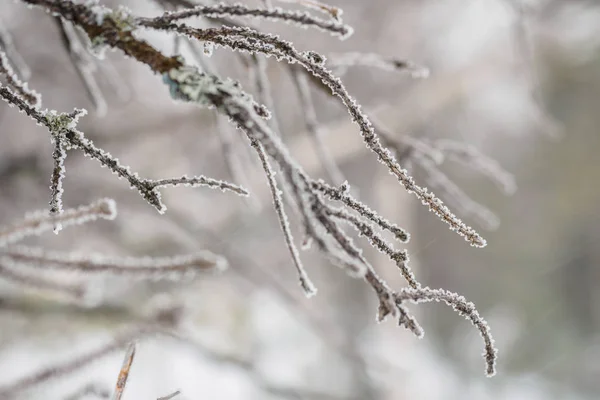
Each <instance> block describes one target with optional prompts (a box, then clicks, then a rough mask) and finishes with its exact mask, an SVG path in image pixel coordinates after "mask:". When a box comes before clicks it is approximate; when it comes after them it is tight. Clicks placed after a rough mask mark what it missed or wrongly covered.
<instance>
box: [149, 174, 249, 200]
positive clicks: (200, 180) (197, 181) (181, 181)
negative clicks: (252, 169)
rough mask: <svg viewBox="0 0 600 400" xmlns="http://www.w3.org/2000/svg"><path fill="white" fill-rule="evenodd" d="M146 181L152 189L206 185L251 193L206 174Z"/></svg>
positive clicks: (246, 194)
mask: <svg viewBox="0 0 600 400" xmlns="http://www.w3.org/2000/svg"><path fill="white" fill-rule="evenodd" d="M144 183H145V184H146V185H147V186H148V187H150V188H151V189H155V188H160V187H165V186H190V187H198V186H206V187H210V188H213V189H221V190H222V191H223V192H225V191H230V192H233V193H236V194H239V195H241V196H249V195H250V193H249V192H248V190H246V189H244V188H243V187H240V186H238V185H235V184H233V183H229V182H226V181H221V180H218V179H213V178H207V177H205V176H193V177H191V178H190V177H187V176H185V175H184V176H182V177H181V178H169V179H158V180H146V181H144Z"/></svg>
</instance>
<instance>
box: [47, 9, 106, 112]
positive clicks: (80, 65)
mask: <svg viewBox="0 0 600 400" xmlns="http://www.w3.org/2000/svg"><path fill="white" fill-rule="evenodd" d="M55 20H56V23H57V25H58V27H59V29H60V36H61V39H62V43H63V46H64V47H65V49H66V50H67V52H68V53H69V58H70V60H71V63H72V64H73V67H74V68H75V71H77V74H78V75H79V78H80V79H81V82H82V83H83V86H84V87H85V89H86V92H87V94H88V96H89V98H90V100H91V101H92V103H93V104H94V108H95V109H96V113H97V114H98V115H104V114H106V109H107V106H106V100H105V99H104V95H103V94H102V91H101V90H100V87H99V86H98V82H97V81H96V77H95V76H94V72H95V71H96V65H95V64H94V63H93V62H92V60H91V59H90V56H89V54H88V53H87V50H86V48H85V47H84V45H83V44H82V43H81V41H80V39H79V36H78V35H77V32H76V31H75V28H74V27H73V25H71V23H70V22H67V21H65V20H64V19H62V18H60V17H56V18H55Z"/></svg>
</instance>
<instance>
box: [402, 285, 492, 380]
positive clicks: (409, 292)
mask: <svg viewBox="0 0 600 400" xmlns="http://www.w3.org/2000/svg"><path fill="white" fill-rule="evenodd" d="M395 299H396V303H398V304H402V303H403V302H404V301H411V302H413V303H422V302H429V301H443V302H444V303H446V304H448V305H449V306H452V308H453V309H454V310H455V311H456V312H458V313H459V314H460V315H462V316H463V317H465V318H466V319H468V320H469V321H471V323H472V324H473V325H475V327H477V329H478V330H479V333H480V334H481V336H482V338H483V341H484V343H485V351H484V353H483V356H484V358H485V363H486V374H487V375H488V376H493V375H494V374H495V373H496V358H497V353H498V350H496V349H495V348H494V339H493V338H492V335H491V333H490V328H489V326H488V324H487V322H486V321H485V320H484V319H483V318H481V316H480V315H479V313H478V312H477V310H476V309H475V305H474V304H473V303H471V302H469V301H467V300H466V299H465V298H464V297H463V296H460V295H458V294H456V293H453V292H449V291H447V290H444V289H430V288H428V287H425V288H420V289H413V288H404V289H402V290H400V291H399V292H398V293H396V295H395Z"/></svg>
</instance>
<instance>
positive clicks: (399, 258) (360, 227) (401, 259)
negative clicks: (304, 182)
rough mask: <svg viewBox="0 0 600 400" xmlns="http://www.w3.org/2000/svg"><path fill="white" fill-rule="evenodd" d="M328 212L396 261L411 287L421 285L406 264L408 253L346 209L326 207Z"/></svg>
mask: <svg viewBox="0 0 600 400" xmlns="http://www.w3.org/2000/svg"><path fill="white" fill-rule="evenodd" d="M327 212H328V214H330V215H332V216H333V217H335V218H339V219H341V220H344V221H346V222H348V223H349V224H350V225H352V226H353V227H354V228H355V229H356V230H357V231H358V232H359V233H360V234H361V235H362V236H364V237H366V238H367V239H368V240H369V242H370V243H371V244H372V245H373V247H375V248H376V249H377V250H379V251H380V252H382V253H383V254H386V255H387V256H388V257H389V258H390V259H391V260H392V261H394V262H395V263H396V265H397V266H398V268H399V269H400V271H401V272H402V276H403V277H404V279H406V281H407V282H408V284H409V285H410V286H411V287H413V288H418V287H420V286H421V284H420V283H419V282H417V280H416V278H415V275H414V274H413V272H412V270H411V269H410V268H409V266H408V254H407V253H406V251H397V250H395V249H394V248H393V246H392V245H391V244H389V243H387V242H386V241H385V239H383V238H382V237H381V236H380V235H379V234H378V233H377V232H375V230H374V229H373V226H371V224H369V223H367V222H365V221H363V220H362V219H361V218H360V217H357V216H355V215H352V214H350V213H349V212H347V211H346V210H344V209H342V208H331V207H330V208H328V210H327Z"/></svg>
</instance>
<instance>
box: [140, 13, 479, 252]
mask: <svg viewBox="0 0 600 400" xmlns="http://www.w3.org/2000/svg"><path fill="white" fill-rule="evenodd" d="M140 25H142V26H146V27H149V28H154V29H158V30H167V31H176V32H179V33H181V34H184V35H188V36H190V37H193V38H196V39H199V40H205V41H206V40H207V41H211V42H213V43H215V44H219V45H222V46H225V47H228V48H231V49H234V50H240V51H248V52H251V53H263V54H267V55H274V56H276V57H278V58H281V59H285V60H286V61H288V62H290V63H299V64H300V65H302V66H303V67H304V68H306V70H307V71H309V72H310V73H312V74H313V75H314V76H315V77H316V78H319V79H320V80H321V81H322V82H323V83H324V84H325V85H326V86H328V87H329V88H330V89H331V91H332V92H333V94H335V95H336V96H338V97H339V98H340V100H341V101H342V103H343V104H344V105H345V106H346V108H347V109H348V112H349V113H350V115H351V116H352V120H353V121H354V122H355V123H357V124H358V126H359V128H360V131H361V135H362V137H363V140H364V141H365V144H366V145H367V147H368V148H369V149H370V150H372V151H373V152H374V153H375V154H376V155H377V157H378V159H379V161H380V162H381V163H382V164H384V165H385V166H387V168H388V169H389V171H390V173H392V175H394V176H395V177H396V178H397V179H398V181H399V182H400V183H401V184H402V185H403V186H404V188H405V189H406V190H407V191H408V192H409V193H413V194H414V195H415V196H416V197H417V198H418V199H419V200H421V202H422V203H423V205H427V206H428V207H429V210H430V211H432V212H433V213H435V214H436V215H437V216H438V217H439V218H440V219H441V220H442V221H444V222H446V223H447V224H448V225H449V226H450V229H451V230H453V231H455V232H457V233H458V234H459V235H461V236H463V237H464V238H465V240H467V241H468V242H469V243H470V244H471V245H472V246H476V247H484V246H485V245H486V241H485V240H484V239H483V238H482V237H481V236H480V235H479V234H478V233H477V232H476V231H475V230H474V229H473V228H471V227H469V226H467V225H465V224H464V223H463V222H462V221H461V220H460V219H459V218H458V217H456V216H455V215H454V214H453V213H452V212H451V211H450V209H448V207H446V206H445V205H444V203H443V202H442V201H441V200H440V199H438V198H437V197H436V196H435V195H434V194H433V193H431V192H429V191H427V189H425V188H422V187H420V186H418V185H417V184H416V183H415V181H414V179H413V178H412V177H411V176H410V175H408V173H407V171H406V170H405V169H403V168H402V167H401V166H400V165H399V164H398V162H397V161H396V159H395V158H394V156H393V155H392V153H390V151H389V150H388V149H386V148H385V147H383V146H382V145H381V143H380V141H379V138H378V137H377V135H376V134H375V130H374V129H373V126H372V124H371V122H370V121H369V119H368V118H367V116H366V114H364V113H363V112H362V110H361V108H360V106H359V105H358V104H357V103H356V101H355V100H354V99H353V98H352V97H351V96H350V94H349V93H348V91H347V90H346V88H345V87H344V85H343V84H342V82H341V80H340V79H339V78H337V77H335V76H334V75H332V74H331V72H330V71H329V70H327V69H326V68H325V67H324V65H323V61H324V57H322V56H320V55H318V54H317V53H314V52H304V53H301V52H298V51H297V50H296V49H295V48H294V47H293V46H292V45H291V43H289V42H286V41H283V40H281V39H279V38H278V37H277V36H275V35H271V34H266V33H260V32H258V31H255V30H253V29H250V28H237V27H221V28H214V29H213V28H209V29H195V28H192V27H189V26H186V25H178V24H163V23H158V22H155V21H153V20H143V21H140ZM236 37H237V39H236Z"/></svg>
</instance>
